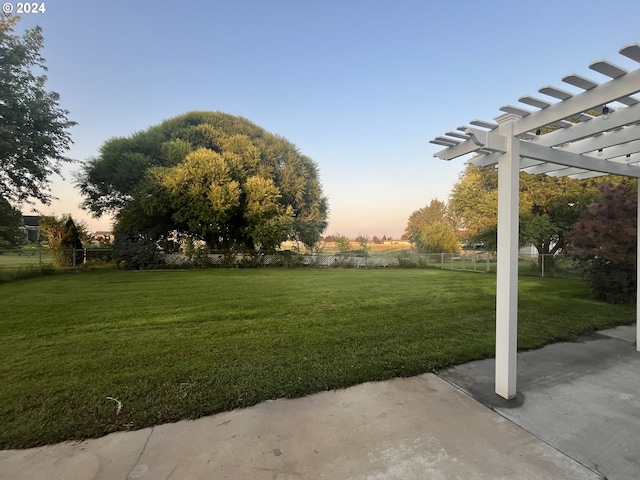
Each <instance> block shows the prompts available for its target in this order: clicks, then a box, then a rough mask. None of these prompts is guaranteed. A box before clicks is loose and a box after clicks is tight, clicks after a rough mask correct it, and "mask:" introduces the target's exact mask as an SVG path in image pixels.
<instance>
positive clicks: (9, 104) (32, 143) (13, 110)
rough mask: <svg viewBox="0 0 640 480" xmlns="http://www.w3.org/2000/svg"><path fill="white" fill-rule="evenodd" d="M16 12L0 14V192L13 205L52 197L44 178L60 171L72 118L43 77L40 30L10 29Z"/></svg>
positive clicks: (66, 148) (47, 199) (43, 67)
mask: <svg viewBox="0 0 640 480" xmlns="http://www.w3.org/2000/svg"><path fill="white" fill-rule="evenodd" d="M18 20H19V17H16V16H8V15H5V14H0V197H2V198H4V199H5V200H7V201H9V202H10V203H12V204H13V205H20V204H22V203H23V202H25V201H27V202H28V201H31V200H34V199H35V200H39V201H41V202H42V203H45V204H49V203H50V202H51V200H52V199H53V197H52V195H51V192H50V189H49V177H50V176H51V175H52V174H60V171H61V167H62V165H63V164H64V162H69V161H71V160H70V159H69V158H67V157H65V156H64V153H65V152H66V151H67V150H68V148H69V145H70V143H71V137H70V134H69V132H68V129H69V128H70V127H72V126H73V125H75V122H72V121H69V120H68V119H67V115H68V113H69V112H68V111H67V110H64V109H63V108H61V107H60V105H59V101H60V96H59V95H58V94H57V93H55V92H48V91H46V89H45V83H46V81H47V77H46V75H44V74H43V73H42V72H44V71H46V67H45V65H44V62H45V60H44V58H43V57H42V55H41V54H40V50H41V49H42V46H43V37H42V29H41V28H40V27H35V28H33V29H30V30H27V31H25V32H24V33H23V34H22V36H20V35H17V34H15V33H14V27H15V25H16V23H17V22H18Z"/></svg>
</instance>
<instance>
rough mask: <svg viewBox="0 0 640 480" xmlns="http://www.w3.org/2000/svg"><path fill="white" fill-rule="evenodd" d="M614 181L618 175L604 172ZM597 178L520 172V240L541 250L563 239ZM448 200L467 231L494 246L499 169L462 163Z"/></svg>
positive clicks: (592, 196)
mask: <svg viewBox="0 0 640 480" xmlns="http://www.w3.org/2000/svg"><path fill="white" fill-rule="evenodd" d="M604 180H610V181H614V182H617V183H619V182H620V179H616V178H612V177H604ZM601 181H603V178H599V179H595V178H593V179H587V180H575V179H571V178H566V177H551V176H549V175H531V174H528V173H525V172H521V173H520V206H519V209H520V242H521V243H522V244H532V245H534V246H535V247H536V248H537V249H538V252H539V253H540V254H553V253H556V252H558V251H560V250H561V249H563V248H564V247H565V245H566V240H565V234H566V233H567V232H568V231H569V230H570V229H571V228H572V227H573V225H574V224H575V222H576V221H577V220H578V217H579V215H580V213H581V212H582V211H583V210H584V209H585V208H586V207H587V206H588V205H589V204H591V203H592V202H593V201H595V200H596V199H597V198H598V196H599V192H598V187H597V185H598V183H600V182H601ZM449 205H450V207H451V209H452V210H453V212H454V213H455V214H456V216H457V217H458V218H459V219H460V221H461V222H462V223H463V225H464V227H465V228H466V229H467V231H468V233H469V235H470V236H471V237H473V238H476V239H479V240H483V241H485V243H486V244H487V245H488V246H495V241H496V240H495V236H496V231H497V224H498V174H497V170H496V169H495V168H494V167H476V166H474V165H472V164H469V165H467V167H466V169H465V170H464V172H463V173H462V174H461V176H460V180H459V181H458V183H456V185H455V186H454V188H453V191H452V193H451V198H450V202H449Z"/></svg>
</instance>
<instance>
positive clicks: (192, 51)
mask: <svg viewBox="0 0 640 480" xmlns="http://www.w3.org/2000/svg"><path fill="white" fill-rule="evenodd" d="M6 3H9V4H10V5H11V6H12V7H14V11H15V9H16V8H17V6H18V3H17V2H13V1H10V2H5V4H6ZM39 3H44V6H45V12H44V13H36V14H29V15H27V14H24V15H22V16H21V17H22V18H21V21H20V22H19V24H18V26H17V31H21V30H23V29H25V28H31V27H33V26H34V25H40V26H41V27H42V28H43V35H44V44H45V46H44V49H43V51H42V53H43V55H44V57H45V58H46V65H47V67H48V72H47V76H48V82H47V84H46V88H47V90H50V91H51V90H52V91H55V92H58V93H59V94H60V97H61V99H60V104H61V106H62V107H63V108H65V109H67V110H69V119H70V120H74V121H76V122H78V125H77V126H76V127H74V128H72V129H71V136H72V139H73V142H74V144H73V146H72V148H71V149H70V150H69V152H67V155H68V156H69V157H71V158H73V159H74V160H77V163H74V164H70V165H66V166H65V168H64V170H63V178H60V177H53V178H52V192H53V194H54V195H55V196H56V197H57V198H58V200H56V201H54V202H53V203H52V204H51V205H50V206H42V205H37V206H36V207H37V208H38V210H39V212H41V213H43V214H55V215H58V216H60V215H62V214H71V215H72V216H73V217H74V219H80V220H84V221H85V222H86V224H87V225H88V227H89V229H90V230H91V231H96V230H110V229H111V222H112V219H111V218H109V217H102V218H99V219H95V218H92V217H91V216H90V215H89V214H88V213H87V212H84V211H82V210H81V209H80V203H81V202H82V197H81V195H80V192H79V190H78V189H77V188H76V187H75V185H74V172H77V171H78V170H79V169H80V167H81V162H85V161H87V160H88V159H90V158H92V157H97V156H98V155H99V149H100V146H101V145H102V144H103V143H104V142H105V141H106V140H108V139H109V138H112V137H123V136H129V135H131V134H132V133H134V132H137V131H141V130H145V129H147V128H148V127H150V126H152V125H157V124H159V123H161V122H162V121H163V120H166V119H169V118H172V117H174V116H176V115H179V114H182V113H185V112H188V111H192V110H212V111H221V112H225V113H229V114H232V115H239V116H242V117H244V118H247V119H248V120H250V121H252V122H253V123H255V124H257V125H259V126H261V127H262V128H264V129H265V130H267V131H269V132H271V133H274V134H277V135H280V136H283V137H285V138H286V139H287V140H289V141H290V142H292V143H294V144H295V145H296V146H297V147H298V148H299V150H300V151H301V153H303V154H305V155H307V156H309V157H311V158H312V159H313V160H314V161H315V162H316V163H317V165H318V167H319V171H320V180H321V183H322V186H323V191H324V194H325V195H326V196H327V197H328V199H329V207H330V217H329V226H328V228H327V229H326V230H325V232H324V234H325V235H329V234H338V233H339V234H342V235H348V236H350V237H355V236H357V235H368V236H369V237H373V236H374V235H376V236H379V237H382V236H383V235H386V236H387V237H393V238H399V237H400V236H401V235H402V234H403V233H404V229H405V227H406V225H407V219H408V217H409V215H410V214H411V213H412V212H413V211H415V210H417V209H419V208H422V207H424V206H425V205H427V204H428V203H429V202H430V201H431V199H433V198H437V199H439V200H443V201H446V200H447V199H448V197H449V194H450V192H451V189H452V187H453V185H454V184H455V183H456V181H457V180H458V177H459V175H460V173H461V172H462V171H463V169H464V162H463V161H460V159H458V160H453V161H451V162H446V161H442V160H439V159H436V158H434V157H433V154H434V153H435V152H437V151H438V150H440V149H441V148H442V147H438V146H436V145H433V144H430V143H429V140H431V139H433V138H434V137H436V136H438V135H442V134H444V133H445V132H447V131H452V130H455V129H456V128H457V127H459V126H461V125H469V122H470V121H471V120H474V119H482V120H487V121H491V120H493V119H494V118H495V117H497V116H499V115H500V114H501V112H500V110H499V109H500V107H501V106H503V105H506V104H511V105H518V102H517V99H518V98H520V97H521V96H523V95H533V96H539V97H544V96H543V95H542V94H538V93H537V91H538V89H539V88H541V87H543V86H545V85H554V86H557V87H559V88H562V89H564V90H568V91H574V89H572V87H571V86H568V85H566V84H564V83H563V82H562V81H561V79H562V77H563V76H565V75H567V74H569V73H578V74H581V75H584V76H586V77H588V78H592V79H594V80H600V81H603V80H604V77H600V76H599V74H597V73H594V72H591V71H590V70H589V69H588V66H589V64H591V63H592V62H594V61H596V60H600V59H603V58H604V59H607V60H609V61H611V62H613V63H616V64H619V65H621V66H625V62H624V57H622V56H620V55H619V54H618V51H619V50H620V49H621V48H622V47H624V46H625V45H628V44H629V43H633V42H638V41H640V29H639V28H638V19H640V2H638V0H620V1H618V0H609V1H607V2H600V1H591V2H585V1H584V0H578V1H576V0H555V1H547V0H537V1H535V2H516V1H513V0H506V1H503V0H500V1H491V0H487V1H484V2H478V1H468V0H459V1H457V2H445V1H436V0H368V1H362V0H350V1H345V0H323V1H304V0H270V1H264V0H191V1H189V0H186V1H181V2H177V1H175V2H168V1H163V0H153V1H151V0H135V1H132V0H109V1H101V2H97V1H87V0H49V1H45V2H39ZM3 8H5V7H3ZM23 212H24V213H25V214H30V213H31V211H30V209H29V208H25V209H23Z"/></svg>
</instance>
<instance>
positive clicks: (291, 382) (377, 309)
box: [0, 269, 635, 448]
mask: <svg viewBox="0 0 640 480" xmlns="http://www.w3.org/2000/svg"><path fill="white" fill-rule="evenodd" d="M520 292H521V296H520V335H519V337H520V340H519V342H520V343H519V344H520V347H521V348H534V347H539V346H541V345H543V344H545V343H547V342H550V341H554V340H560V339H571V338H574V337H575V335H577V334H580V333H582V332H587V331H591V330H594V329H596V328H601V327H609V326H613V325H619V324H625V323H630V322H633V321H634V319H635V309H634V307H633V306H615V305H607V304H603V303H599V302H596V301H593V300H590V299H589V298H588V292H587V289H586V286H585V285H584V284H583V283H582V282H581V281H576V280H566V279H553V278H534V277H528V278H522V279H521V280H520ZM494 305H495V276H494V275H490V274H488V275H484V274H474V273H465V272H452V271H440V270H418V269H416V270H413V269H384V270H366V269H347V270H342V269H324V270H323V269H297V270H278V269H258V270H248V269H247V270H243V269H233V270H222V269H210V270H192V271H175V270H174V271H151V272H124V271H116V270H104V271H97V270H96V271H92V272H83V273H61V274H56V275H50V276H45V277H39V278H34V279H27V280H19V281H15V282H10V283H5V284H2V285H0V312H1V314H0V358H1V359H2V361H1V362H0V385H2V387H1V388H0V448H16V447H28V446H35V445H41V444H46V443H52V442H57V441H61V440H68V439H78V438H85V437H95V436H100V435H103V434H106V433H108V432H113V431H117V430H127V429H138V428H142V427H146V426H150V425H154V424H158V423H162V422H170V421H175V420H178V419H182V418H196V417H199V416H202V415H207V414H211V413H214V412H219V411H222V410H228V409H232V408H237V407H243V406H247V405H251V404H255V403H257V402H261V401H263V400H266V399H270V398H278V397H295V396H300V395H305V394H307V393H311V392H316V391H320V390H324V389H333V388H340V387H346V386H349V385H354V384H357V383H361V382H365V381H369V380H380V379H386V378H390V377H394V376H409V375H414V374H418V373H422V372H430V371H437V370H438V369H441V368H444V367H447V366H450V365H452V364H455V363H461V362H466V361H469V360H472V359H477V358H481V357H486V356H491V355H493V350H494ZM107 397H112V398H114V399H117V400H118V401H119V402H121V405H122V408H121V411H119V412H118V410H117V406H118V404H117V402H116V400H111V399H108V398H107Z"/></svg>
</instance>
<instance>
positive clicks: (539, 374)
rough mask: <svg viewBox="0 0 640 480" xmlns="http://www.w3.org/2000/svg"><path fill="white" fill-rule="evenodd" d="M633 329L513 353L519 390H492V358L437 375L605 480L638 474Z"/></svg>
mask: <svg viewBox="0 0 640 480" xmlns="http://www.w3.org/2000/svg"><path fill="white" fill-rule="evenodd" d="M633 342H635V326H626V327H618V328H616V329H610V330H605V331H602V332H598V333H597V334H594V335H591V336H586V337H583V338H581V339H580V341H579V342H576V343H558V344H554V345H549V346H547V347H544V348H542V349H539V350H533V351H526V352H520V353H519V354H518V395H517V397H516V398H515V399H514V400H510V401H507V400H504V399H502V398H501V397H499V396H498V395H496V394H495V393H494V382H493V378H494V367H495V362H494V360H493V359H488V360H482V361H478V362H471V363H468V364H464V365H460V366H457V367H455V368H453V369H450V370H447V371H445V372H442V373H441V377H442V378H443V379H445V380H447V381H449V382H451V383H453V384H455V385H457V386H459V387H460V388H461V389H463V390H464V391H465V392H467V393H468V394H470V395H471V396H473V397H474V398H476V399H477V400H479V401H480V402H482V403H484V404H485V405H487V406H489V407H491V408H493V409H494V410H495V411H496V412H498V413H500V414H501V415H503V416H504V417H505V418H507V419H509V420H511V421H512V422H514V423H516V424H517V425H520V426H521V427H522V428H524V429H525V430H527V431H528V432H531V433H532V434H534V435H535V436H537V437H538V438H540V439H541V440H543V441H545V442H547V443H548V444H549V445H551V446H553V447H555V448H557V449H558V450H560V451H562V452H564V453H565V454H567V455H568V456H570V457H571V458H573V459H575V460H576V461H578V462H579V463H581V464H583V465H585V466H587V467H588V468H590V469H592V470H594V471H597V472H599V473H600V474H601V475H603V476H604V477H605V478H607V479H609V480H614V479H618V480H626V479H629V480H632V479H633V480H637V479H638V478H640V443H639V442H638V439H640V396H639V395H638V392H640V353H638V352H637V351H636V349H635V346H634V344H633Z"/></svg>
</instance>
